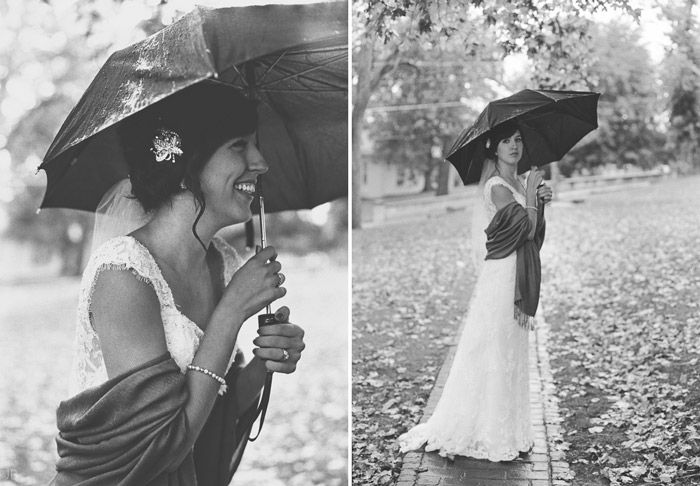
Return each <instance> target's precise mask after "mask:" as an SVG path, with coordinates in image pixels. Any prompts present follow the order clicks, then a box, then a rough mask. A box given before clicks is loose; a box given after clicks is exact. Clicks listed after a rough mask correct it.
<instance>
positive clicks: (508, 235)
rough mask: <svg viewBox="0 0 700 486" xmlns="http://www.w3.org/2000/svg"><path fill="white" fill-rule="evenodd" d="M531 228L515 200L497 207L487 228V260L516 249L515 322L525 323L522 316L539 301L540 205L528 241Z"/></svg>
mask: <svg viewBox="0 0 700 486" xmlns="http://www.w3.org/2000/svg"><path fill="white" fill-rule="evenodd" d="M531 229H532V221H530V218H529V217H528V215H527V211H526V210H525V208H524V207H522V206H521V205H520V204H518V203H517V202H516V201H513V202H512V203H510V204H508V205H507V206H506V207H504V208H502V209H500V210H499V211H498V212H497V213H496V215H495V216H494V217H493V219H492V220H491V222H490V223H489V225H488V227H487V228H486V238H487V240H486V252H487V253H486V260H498V259H501V258H505V257H507V256H508V255H510V254H511V253H513V252H516V258H517V263H516V272H515V298H514V303H515V306H516V308H517V309H519V315H518V317H519V319H518V321H519V322H520V324H522V325H526V326H527V325H528V322H529V319H527V317H524V316H529V317H534V315H535V312H536V311H537V305H538V303H539V300H540V282H541V280H542V270H541V266H540V248H542V243H543V242H544V232H545V222H544V206H543V205H540V208H539V210H538V215H537V228H536V230H535V237H534V239H532V240H528V239H527V236H528V235H529V234H530V230H531ZM516 314H518V313H517V312H516ZM528 327H529V326H528Z"/></svg>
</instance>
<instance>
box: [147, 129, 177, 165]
mask: <svg viewBox="0 0 700 486" xmlns="http://www.w3.org/2000/svg"><path fill="white" fill-rule="evenodd" d="M151 152H153V153H154V154H155V155H156V162H163V161H164V160H167V161H169V162H171V163H173V164H174V163H175V156H176V155H182V140H181V139H180V135H178V134H177V133H176V132H173V131H172V130H166V129H165V128H159V129H158V130H156V135H155V137H153V148H152V149H151Z"/></svg>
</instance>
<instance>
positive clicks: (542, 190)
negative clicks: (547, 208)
mask: <svg viewBox="0 0 700 486" xmlns="http://www.w3.org/2000/svg"><path fill="white" fill-rule="evenodd" d="M537 199H539V200H540V201H542V202H543V203H545V204H547V203H548V202H549V201H551V200H552V188H551V187H549V186H548V185H547V184H542V185H541V186H539V187H538V188H537Z"/></svg>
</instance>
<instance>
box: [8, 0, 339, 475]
mask: <svg viewBox="0 0 700 486" xmlns="http://www.w3.org/2000/svg"><path fill="white" fill-rule="evenodd" d="M261 3H262V4H261ZM264 3H267V4H264ZM348 11H349V5H348V3H347V2H343V1H340V2H301V3H299V2H296V3H295V2H277V3H275V4H271V3H270V2H248V1H246V2H241V1H238V2H235V1H209V2H207V1H204V2H201V1H200V2H194V1H179V0H171V1H167V0H140V1H137V0H70V1H53V0H30V1H18V0H6V1H4V0H3V1H1V2H0V32H1V34H0V171H2V181H1V185H0V228H1V233H2V234H1V237H0V248H1V251H0V255H1V257H2V272H1V275H2V276H1V279H0V302H1V303H2V305H1V307H0V332H1V333H2V335H3V338H2V339H1V340H0V367H1V368H2V373H1V374H0V387H1V388H2V392H0V417H2V418H1V419H0V484H2V485H44V484H51V485H77V484H95V485H97V484H99V485H134V486H137V485H138V486H142V485H173V486H174V485H181V486H182V485H185V486H194V485H200V486H208V485H212V486H213V485H222V486H223V485H229V484H232V485H251V486H252V485H272V486H283V485H284V486H287V485H297V486H307V485H324V486H327V485H336V486H343V485H347V484H348V482H349V480H348V478H349V464H348V457H349V454H348V444H349V428H348V423H349V420H348V414H349V411H348V403H349V395H348V393H349V368H348V363H349V355H348V353H349V321H348V315H349V298H348V296H349V287H348V285H349V275H348V225H349V217H348V207H349V206H348V186H349V179H348V174H349V166H348V160H349V152H348V147H349V138H348V134H349V130H348V104H349V95H348V80H349V74H348V67H349V50H348V45H349V35H350V33H349V24H348Z"/></svg>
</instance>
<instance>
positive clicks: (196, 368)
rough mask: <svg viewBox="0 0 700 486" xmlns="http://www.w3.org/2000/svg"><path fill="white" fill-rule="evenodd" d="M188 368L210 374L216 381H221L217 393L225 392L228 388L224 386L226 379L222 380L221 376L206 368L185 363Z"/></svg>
mask: <svg viewBox="0 0 700 486" xmlns="http://www.w3.org/2000/svg"><path fill="white" fill-rule="evenodd" d="M187 369H188V370H194V371H199V372H200V373H204V374H205V375H207V376H210V377H212V378H214V379H215V380H216V381H218V382H219V383H221V387H219V395H223V394H224V393H226V390H228V387H227V386H226V380H224V379H223V378H222V377H220V376H219V375H217V374H216V373H214V372H213V371H209V370H208V369H206V368H202V367H201V366H196V365H191V364H190V365H187Z"/></svg>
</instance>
